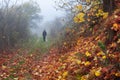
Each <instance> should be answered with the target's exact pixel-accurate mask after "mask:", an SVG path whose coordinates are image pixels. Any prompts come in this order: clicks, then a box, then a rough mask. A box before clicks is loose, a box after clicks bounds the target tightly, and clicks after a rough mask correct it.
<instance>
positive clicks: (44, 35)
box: [42, 30, 47, 42]
mask: <svg viewBox="0 0 120 80" xmlns="http://www.w3.org/2000/svg"><path fill="white" fill-rule="evenodd" d="M42 35H43V41H44V42H46V36H47V32H46V30H44V31H43V34H42Z"/></svg>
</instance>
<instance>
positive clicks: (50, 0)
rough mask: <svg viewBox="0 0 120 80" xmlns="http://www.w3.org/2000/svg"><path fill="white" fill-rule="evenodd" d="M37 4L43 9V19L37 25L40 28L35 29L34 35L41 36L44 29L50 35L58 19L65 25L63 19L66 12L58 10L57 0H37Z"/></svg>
mask: <svg viewBox="0 0 120 80" xmlns="http://www.w3.org/2000/svg"><path fill="white" fill-rule="evenodd" d="M36 2H37V3H38V4H39V7H40V9H41V12H40V15H41V16H42V17H43V19H42V21H40V22H39V23H37V25H38V26H39V28H36V29H34V28H33V30H32V31H33V33H34V34H37V35H41V34H42V31H43V30H44V29H45V30H46V31H47V32H48V33H49V32H50V30H51V28H53V27H52V25H53V26H54V21H55V20H56V19H58V18H59V22H61V24H64V22H63V19H64V17H65V15H66V14H65V12H64V11H60V10H56V8H55V6H56V5H55V0H36ZM61 27H62V25H61Z"/></svg>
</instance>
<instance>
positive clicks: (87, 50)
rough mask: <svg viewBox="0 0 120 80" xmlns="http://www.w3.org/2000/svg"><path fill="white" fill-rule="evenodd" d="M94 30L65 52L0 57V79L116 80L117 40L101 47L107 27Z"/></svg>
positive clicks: (118, 69)
mask: <svg viewBox="0 0 120 80" xmlns="http://www.w3.org/2000/svg"><path fill="white" fill-rule="evenodd" d="M97 27H98V29H97V30H96V32H97V33H96V32H94V33H92V35H90V36H80V37H79V38H78V39H77V41H76V45H74V46H73V47H72V48H71V49H70V50H68V51H67V52H64V51H63V53H59V49H57V48H51V49H50V50H49V52H48V53H46V54H44V55H42V56H41V53H40V52H39V49H37V50H36V51H34V52H28V51H27V50H22V49H17V50H16V51H15V52H13V53H10V54H8V53H7V52H4V53H3V54H0V80H120V64H119V63H120V51H119V45H120V38H118V39H117V41H114V40H113V41H112V42H110V43H109V44H108V45H107V46H105V44H104V42H105V41H106V40H107V36H106V33H105V32H106V29H107V28H104V27H100V26H97ZM116 32H117V31H116ZM118 33H119V30H118V32H117V34H118ZM114 38H115V37H114ZM63 45H66V44H63ZM117 49H118V50H117Z"/></svg>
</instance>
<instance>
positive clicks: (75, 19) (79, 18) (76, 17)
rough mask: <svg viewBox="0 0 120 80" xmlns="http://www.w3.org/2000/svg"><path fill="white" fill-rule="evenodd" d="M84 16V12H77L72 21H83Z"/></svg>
mask: <svg viewBox="0 0 120 80" xmlns="http://www.w3.org/2000/svg"><path fill="white" fill-rule="evenodd" d="M84 16H85V14H84V13H82V12H81V13H79V14H77V15H76V16H75V17H74V22H75V23H81V22H84V21H85V20H84Z"/></svg>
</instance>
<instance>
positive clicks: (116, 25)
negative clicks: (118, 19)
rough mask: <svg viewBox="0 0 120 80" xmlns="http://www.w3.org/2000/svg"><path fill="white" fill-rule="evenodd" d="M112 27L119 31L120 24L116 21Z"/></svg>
mask: <svg viewBox="0 0 120 80" xmlns="http://www.w3.org/2000/svg"><path fill="white" fill-rule="evenodd" d="M111 29H113V30H115V31H117V30H118V29H119V26H118V24H117V23H114V24H113V26H112V28H111Z"/></svg>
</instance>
